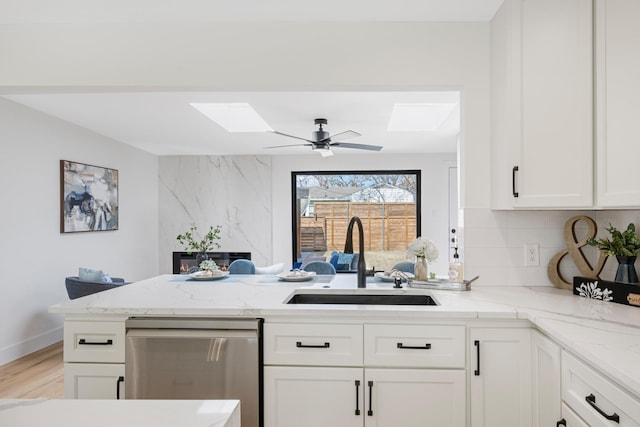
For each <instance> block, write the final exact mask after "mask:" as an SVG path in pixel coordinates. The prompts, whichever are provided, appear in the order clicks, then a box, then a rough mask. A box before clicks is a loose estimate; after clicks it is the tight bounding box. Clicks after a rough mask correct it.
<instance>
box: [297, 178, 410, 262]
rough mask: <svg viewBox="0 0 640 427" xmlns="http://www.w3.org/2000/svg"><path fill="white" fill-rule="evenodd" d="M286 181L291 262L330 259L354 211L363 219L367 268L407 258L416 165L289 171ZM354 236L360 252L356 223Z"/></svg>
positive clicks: (342, 241)
mask: <svg viewBox="0 0 640 427" xmlns="http://www.w3.org/2000/svg"><path fill="white" fill-rule="evenodd" d="M291 181H292V186H291V187H292V218H293V224H292V231H293V261H294V263H295V262H300V263H304V262H305V259H306V260H311V259H317V258H309V257H320V258H324V259H325V260H327V261H331V258H332V256H334V261H335V255H336V254H337V255H338V256H339V254H340V253H341V252H343V251H344V245H345V241H346V237H347V236H346V231H347V226H348V224H349V221H350V220H351V218H352V217H353V216H357V217H359V218H360V220H361V221H362V225H363V232H364V242H365V248H364V253H365V260H366V263H367V268H369V269H371V268H375V270H376V271H380V270H386V269H390V268H391V267H393V265H394V264H396V263H398V262H401V261H406V260H407V259H406V250H407V246H408V245H409V243H410V242H411V241H412V240H414V239H415V238H416V237H417V236H419V235H420V171H419V170H402V171H336V172H334V171H330V172H292V173H291ZM353 242H354V248H353V251H354V252H355V253H360V248H359V247H358V243H357V242H358V230H357V227H355V228H354V236H353ZM338 271H339V272H340V271H353V268H349V267H348V266H347V267H344V266H343V267H342V268H339V269H338Z"/></svg>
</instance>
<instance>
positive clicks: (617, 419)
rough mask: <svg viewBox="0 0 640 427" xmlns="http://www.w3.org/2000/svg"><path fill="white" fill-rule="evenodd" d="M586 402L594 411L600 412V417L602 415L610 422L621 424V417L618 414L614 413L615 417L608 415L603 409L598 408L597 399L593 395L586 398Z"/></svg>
mask: <svg viewBox="0 0 640 427" xmlns="http://www.w3.org/2000/svg"><path fill="white" fill-rule="evenodd" d="M584 400H586V401H587V403H588V404H589V405H591V407H592V408H593V409H595V410H596V411H598V413H599V414H600V415H602V416H603V417H605V418H606V419H608V420H609V421H615V422H616V423H618V424H620V416H619V415H618V414H616V413H615V412H614V413H613V415H607V413H606V412H604V411H603V410H602V409H600V408H598V406H597V405H596V397H595V396H594V395H593V394H590V395H589V396H585V398H584Z"/></svg>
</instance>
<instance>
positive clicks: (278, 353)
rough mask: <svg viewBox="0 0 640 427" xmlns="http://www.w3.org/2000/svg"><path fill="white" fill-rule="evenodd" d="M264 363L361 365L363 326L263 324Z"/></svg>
mask: <svg viewBox="0 0 640 427" xmlns="http://www.w3.org/2000/svg"><path fill="white" fill-rule="evenodd" d="M264 364H265V365H300V366H362V325H327V324H286V323H266V324H265V325H264Z"/></svg>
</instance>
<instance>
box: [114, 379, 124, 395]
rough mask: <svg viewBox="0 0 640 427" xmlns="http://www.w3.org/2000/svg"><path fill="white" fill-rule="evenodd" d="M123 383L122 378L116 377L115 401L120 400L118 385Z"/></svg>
mask: <svg viewBox="0 0 640 427" xmlns="http://www.w3.org/2000/svg"><path fill="white" fill-rule="evenodd" d="M123 382H124V377H118V381H116V399H117V400H120V383H123Z"/></svg>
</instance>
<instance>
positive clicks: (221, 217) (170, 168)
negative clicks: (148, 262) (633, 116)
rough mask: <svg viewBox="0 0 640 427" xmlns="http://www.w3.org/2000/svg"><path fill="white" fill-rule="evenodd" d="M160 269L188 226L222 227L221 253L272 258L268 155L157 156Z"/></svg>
mask: <svg viewBox="0 0 640 427" xmlns="http://www.w3.org/2000/svg"><path fill="white" fill-rule="evenodd" d="M158 162H159V165H158V175H159V177H158V180H159V197H158V201H159V226H160V232H159V248H160V249H159V251H160V252H159V260H160V273H161V274H163V273H171V265H172V264H171V253H172V252H173V251H182V250H184V248H183V247H182V246H181V245H180V244H179V243H178V242H177V240H176V236H177V235H178V234H179V233H182V232H184V231H186V230H188V229H189V227H190V225H191V224H195V225H197V226H198V230H200V231H206V230H207V229H208V227H209V225H213V226H215V225H221V226H222V238H221V240H220V244H221V246H222V247H221V249H220V250H222V251H241V252H251V256H252V259H253V260H254V261H255V263H256V265H267V264H269V263H270V262H271V252H272V213H271V211H272V209H271V204H272V198H271V191H272V189H271V187H272V183H271V157H270V156H163V157H159V160H158Z"/></svg>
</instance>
